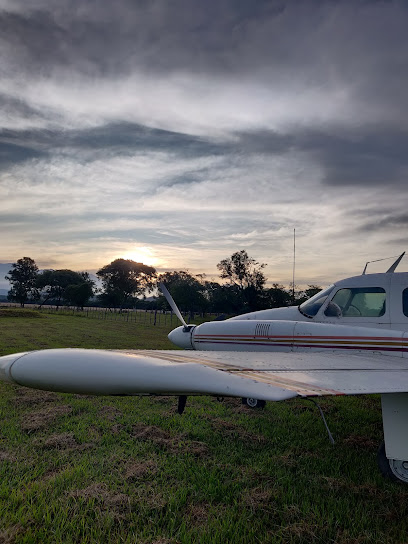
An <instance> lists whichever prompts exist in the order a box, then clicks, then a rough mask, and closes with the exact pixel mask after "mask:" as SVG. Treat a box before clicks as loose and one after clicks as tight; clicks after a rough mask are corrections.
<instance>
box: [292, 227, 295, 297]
mask: <svg viewBox="0 0 408 544" xmlns="http://www.w3.org/2000/svg"><path fill="white" fill-rule="evenodd" d="M295 263H296V229H293V273H292V302H293V303H294V302H295Z"/></svg>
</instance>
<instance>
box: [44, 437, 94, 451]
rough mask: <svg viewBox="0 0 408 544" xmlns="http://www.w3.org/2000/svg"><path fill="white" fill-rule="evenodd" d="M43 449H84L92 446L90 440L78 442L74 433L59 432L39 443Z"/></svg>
mask: <svg viewBox="0 0 408 544" xmlns="http://www.w3.org/2000/svg"><path fill="white" fill-rule="evenodd" d="M39 445H40V446H41V447H42V448H44V449H57V450H65V451H72V450H85V449H88V448H92V447H94V444H93V443H92V442H87V443H85V444H79V443H78V442H77V441H76V439H75V437H74V433H60V434H53V435H51V436H49V437H48V438H47V439H45V440H44V441H42V442H41V443H40V444H39Z"/></svg>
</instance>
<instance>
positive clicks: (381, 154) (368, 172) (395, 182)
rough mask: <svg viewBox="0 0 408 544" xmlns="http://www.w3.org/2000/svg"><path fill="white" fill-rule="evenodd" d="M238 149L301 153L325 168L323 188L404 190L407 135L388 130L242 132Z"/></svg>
mask: <svg viewBox="0 0 408 544" xmlns="http://www.w3.org/2000/svg"><path fill="white" fill-rule="evenodd" d="M237 136H238V137H239V144H238V145H237V149H238V148H241V149H242V150H245V151H246V152H255V153H266V154H277V155H283V154H285V153H288V152H289V151H298V152H299V151H300V152H302V153H305V154H306V155H307V156H308V157H309V159H313V161H315V162H316V163H317V164H319V165H320V167H321V168H322V169H323V172H324V176H323V179H322V182H323V184H325V185H328V186H333V187H343V186H355V187H357V186H362V187H364V186H366V187H368V186H370V187H375V186H385V187H386V186H389V187H391V186H392V187H394V188H395V187H398V186H399V187H400V188H405V187H406V184H407V179H408V154H407V149H408V130H402V129H400V128H399V127H395V126H392V125H384V124H383V125H380V124H377V125H370V124H369V125H364V126H361V127H357V128H354V127H350V128H349V129H347V130H345V129H344V128H340V127H338V126H327V127H326V129H325V130H317V129H314V130H313V129H308V130H306V129H304V128H296V127H294V128H293V129H292V132H290V133H283V134H279V133H277V132H275V131H267V130H259V131H253V132H247V133H240V134H239V135H237Z"/></svg>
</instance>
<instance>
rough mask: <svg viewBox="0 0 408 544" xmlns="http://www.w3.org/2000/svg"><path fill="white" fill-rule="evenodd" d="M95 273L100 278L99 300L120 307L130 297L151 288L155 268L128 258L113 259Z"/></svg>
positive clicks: (154, 276)
mask: <svg viewBox="0 0 408 544" xmlns="http://www.w3.org/2000/svg"><path fill="white" fill-rule="evenodd" d="M96 275H97V276H98V277H99V278H100V279H101V280H102V288H103V293H102V295H101V300H104V301H105V302H107V301H108V302H109V306H115V305H116V306H118V307H119V308H120V309H122V308H123V307H124V305H125V304H126V302H127V301H128V300H129V298H130V297H132V296H137V295H140V294H142V293H144V292H145V291H146V290H151V289H152V288H153V286H154V282H155V278H156V270H155V269H154V268H153V267H152V266H148V265H146V264H143V263H137V262H135V261H132V260H130V259H115V260H114V261H112V262H111V263H110V264H107V265H106V266H104V267H102V268H101V269H100V270H98V272H97V273H96Z"/></svg>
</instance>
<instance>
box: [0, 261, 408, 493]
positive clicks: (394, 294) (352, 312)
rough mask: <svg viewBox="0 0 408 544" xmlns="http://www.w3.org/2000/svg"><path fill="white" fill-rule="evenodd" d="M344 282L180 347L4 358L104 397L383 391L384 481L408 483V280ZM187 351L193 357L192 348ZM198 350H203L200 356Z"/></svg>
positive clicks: (4, 370) (188, 337) (186, 339)
mask: <svg viewBox="0 0 408 544" xmlns="http://www.w3.org/2000/svg"><path fill="white" fill-rule="evenodd" d="M402 256H403V255H401V256H400V257H399V259H397V261H396V262H395V263H394V264H393V265H392V266H391V268H390V269H389V270H388V271H387V272H386V273H383V274H365V273H363V274H362V275H361V276H356V277H353V278H349V279H346V280H342V281H339V282H337V283H335V284H333V285H331V286H330V287H329V288H327V289H325V290H324V291H322V292H320V293H318V294H317V295H315V296H314V297H312V298H311V299H310V300H308V301H306V302H305V303H303V304H301V305H300V306H299V307H289V308H278V309H271V310H264V311H261V312H253V313H249V314H245V315H241V316H238V317H235V318H232V319H228V320H226V321H218V322H214V321H213V322H208V323H203V324H202V325H198V326H195V325H187V323H186V322H185V321H184V319H183V317H182V315H181V313H180V312H179V310H178V308H177V306H176V304H175V303H174V301H173V299H172V298H171V296H170V294H169V293H168V291H167V289H166V288H165V287H164V286H162V290H163V292H164V294H165V295H166V298H167V300H168V301H169V304H170V305H171V307H172V309H173V310H174V312H175V313H176V315H178V317H179V319H180V321H181V322H182V326H181V327H177V328H176V329H175V330H173V331H172V332H171V333H170V334H169V339H170V340H171V341H172V342H173V343H175V344H176V345H177V346H178V347H180V348H183V350H182V351H179V350H145V351H142V350H87V349H50V350H41V351H32V352H24V353H17V354H13V355H6V356H4V357H0V379H2V380H3V381H8V382H11V383H14V384H18V385H21V386H26V387H33V388H37V389H43V390H48V391H59V392H68V393H80V394H81V393H82V394H94V395H175V396H178V397H179V405H178V411H179V413H182V412H183V410H184V407H185V403H186V399H187V395H212V396H216V397H227V396H229V397H241V398H245V399H253V402H254V403H257V402H259V401H261V402H262V401H263V402H265V401H268V400H269V401H278V400H285V399H289V398H293V397H297V396H299V397H303V398H308V397H316V396H323V395H354V394H373V393H380V394H381V401H382V414H383V427H384V439H385V443H384V444H383V445H382V446H381V447H380V449H379V455H378V462H379V466H380V469H381V471H382V472H383V474H384V475H386V476H389V477H391V478H392V479H394V480H398V481H401V482H404V483H408V433H407V432H406V431H407V423H406V422H407V420H408V364H407V363H406V362H405V358H407V357H408V273H395V272H394V271H395V268H396V267H397V265H398V263H399V262H400V260H401V258H402ZM186 349H187V351H186ZM193 350H196V351H200V353H199V354H197V353H194V351H193Z"/></svg>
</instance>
